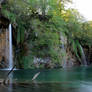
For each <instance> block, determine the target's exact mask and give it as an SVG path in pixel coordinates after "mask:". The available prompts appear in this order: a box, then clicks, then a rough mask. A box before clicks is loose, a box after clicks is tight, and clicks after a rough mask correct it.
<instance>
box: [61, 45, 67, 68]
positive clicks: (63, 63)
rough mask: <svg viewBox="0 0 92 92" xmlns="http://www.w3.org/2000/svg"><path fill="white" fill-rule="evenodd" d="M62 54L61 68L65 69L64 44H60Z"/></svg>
mask: <svg viewBox="0 0 92 92" xmlns="http://www.w3.org/2000/svg"><path fill="white" fill-rule="evenodd" d="M61 47H62V54H63V60H62V67H63V68H65V67H66V56H65V54H66V49H65V46H64V44H62V46H61Z"/></svg>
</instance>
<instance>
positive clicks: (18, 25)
mask: <svg viewBox="0 0 92 92" xmlns="http://www.w3.org/2000/svg"><path fill="white" fill-rule="evenodd" d="M69 2H71V0H62V1H61V0H8V1H7V4H6V5H3V8H2V13H3V14H4V15H5V16H6V17H7V18H8V19H9V20H10V21H11V23H12V25H14V28H15V29H16V35H15V36H16V42H17V46H18V47H21V48H20V49H21V50H20V52H19V53H18V56H17V59H18V63H19V65H20V66H19V67H22V68H31V66H30V65H31V64H32V63H33V57H37V58H42V59H44V58H46V57H49V58H50V60H51V62H52V63H55V64H56V63H59V64H61V61H62V59H63V56H65V53H62V51H61V48H60V46H61V45H62V44H64V42H63V41H61V40H60V36H61V33H62V34H64V35H62V36H64V37H65V38H67V44H68V45H69V47H71V53H74V55H75V56H76V57H77V58H78V60H79V61H81V56H82V53H81V48H80V46H81V45H87V46H92V37H91V36H92V22H84V21H83V17H82V16H81V15H80V14H79V12H78V11H77V10H75V9H67V10H66V8H65V4H67V3H69ZM25 42H26V43H27V45H28V47H27V48H28V50H25V48H26V46H25V45H24V44H25ZM16 48H17V47H16ZM67 48H68V47H67ZM28 51H30V53H28V55H25V53H27V52H28ZM66 53H67V52H66ZM63 54H64V55H63Z"/></svg>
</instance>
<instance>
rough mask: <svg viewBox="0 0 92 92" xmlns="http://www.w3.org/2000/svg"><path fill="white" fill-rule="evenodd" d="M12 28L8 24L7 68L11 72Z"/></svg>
mask: <svg viewBox="0 0 92 92" xmlns="http://www.w3.org/2000/svg"><path fill="white" fill-rule="evenodd" d="M12 54H13V53H12V26H11V24H9V67H8V69H9V70H11V69H12V68H13V55H12Z"/></svg>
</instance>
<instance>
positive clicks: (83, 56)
mask: <svg viewBox="0 0 92 92" xmlns="http://www.w3.org/2000/svg"><path fill="white" fill-rule="evenodd" d="M80 48H81V54H82V56H81V59H82V64H83V65H85V66H86V65H87V61H86V56H85V53H84V50H83V48H82V46H81V45H80Z"/></svg>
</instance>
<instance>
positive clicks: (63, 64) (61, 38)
mask: <svg viewBox="0 0 92 92" xmlns="http://www.w3.org/2000/svg"><path fill="white" fill-rule="evenodd" d="M60 41H61V43H62V44H61V53H62V55H63V56H62V67H63V68H65V67H66V66H67V63H66V48H65V43H66V40H65V38H64V36H63V35H62V33H61V34H60Z"/></svg>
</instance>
